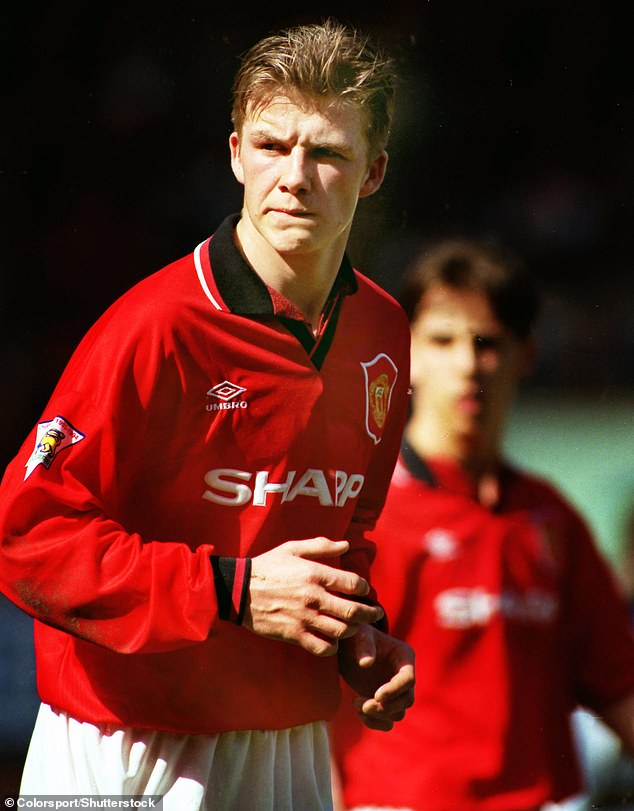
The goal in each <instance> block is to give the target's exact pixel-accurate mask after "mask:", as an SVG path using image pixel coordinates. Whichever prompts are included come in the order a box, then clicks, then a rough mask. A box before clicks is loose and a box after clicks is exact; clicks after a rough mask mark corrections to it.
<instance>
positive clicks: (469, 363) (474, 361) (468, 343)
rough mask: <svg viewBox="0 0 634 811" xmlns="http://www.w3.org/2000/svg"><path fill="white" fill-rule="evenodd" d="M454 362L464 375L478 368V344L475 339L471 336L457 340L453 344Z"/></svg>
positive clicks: (472, 372) (470, 373)
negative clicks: (454, 344)
mask: <svg viewBox="0 0 634 811" xmlns="http://www.w3.org/2000/svg"><path fill="white" fill-rule="evenodd" d="M454 355H455V362H456V366H457V367H458V368H459V369H460V371H461V372H462V373H463V374H464V375H472V374H474V373H475V372H476V371H477V369H478V359H479V354H478V346H477V343H476V341H475V340H474V339H473V338H471V337H468V338H465V339H464V340H462V341H459V342H458V343H457V344H456V346H455V353H454Z"/></svg>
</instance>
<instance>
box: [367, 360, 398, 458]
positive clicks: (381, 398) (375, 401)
mask: <svg viewBox="0 0 634 811" xmlns="http://www.w3.org/2000/svg"><path fill="white" fill-rule="evenodd" d="M361 367H362V368H363V374H364V375H365V427H366V431H367V432H368V434H369V435H370V436H371V437H372V439H373V440H374V444H375V445H378V444H379V442H380V441H381V437H382V436H383V427H384V426H385V420H386V418H387V415H388V412H389V410H390V400H391V398H392V391H393V390H394V384H395V383H396V378H397V377H398V369H397V368H396V365H395V363H394V361H392V359H391V358H389V357H388V356H387V355H385V354H384V353H382V352H381V353H380V354H378V355H377V356H376V357H375V358H374V359H373V360H371V361H369V362H368V363H364V362H363V361H362V362H361Z"/></svg>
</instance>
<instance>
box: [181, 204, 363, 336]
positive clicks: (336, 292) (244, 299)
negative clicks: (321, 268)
mask: <svg viewBox="0 0 634 811" xmlns="http://www.w3.org/2000/svg"><path fill="white" fill-rule="evenodd" d="M239 219H240V215H239V214H232V215H230V216H229V217H227V218H226V219H225V220H223V222H222V223H221V224H220V226H219V227H218V228H217V230H216V231H215V233H214V234H213V236H211V237H210V238H209V239H207V240H205V242H203V243H201V244H200V245H199V246H198V248H196V251H195V254H194V259H195V262H196V271H197V273H198V278H199V281H200V283H201V286H202V288H203V290H204V292H205V295H206V296H207V298H208V299H209V300H210V301H211V303H212V304H213V305H214V306H215V307H216V309H218V310H223V311H225V312H231V313H235V314H237V315H247V316H263V315H273V316H281V317H284V318H290V319H293V320H297V321H302V320H303V316H302V314H301V312H300V311H299V310H298V309H297V307H295V306H294V305H293V304H292V303H291V302H290V301H289V300H288V299H286V298H285V297H284V296H282V295H281V294H280V293H278V292H277V291H275V290H273V289H271V288H269V287H268V286H267V285H266V284H265V283H264V282H263V281H262V279H261V278H260V277H259V276H258V274H257V273H256V272H255V271H254V270H253V268H252V267H251V265H250V264H249V263H248V262H247V261H246V259H245V258H244V257H243V255H242V254H241V253H240V251H239V249H238V247H237V245H236V243H235V241H234V238H233V233H234V230H235V227H236V225H237V223H238V220H239ZM356 290H357V281H356V278H355V274H354V270H353V268H352V265H351V264H350V261H349V259H348V257H347V256H345V255H344V257H343V260H342V262H341V266H340V268H339V272H338V273H337V277H336V279H335V282H334V284H333V287H332V290H331V293H330V296H329V300H328V302H327V303H326V307H325V310H328V309H329V308H330V307H331V306H332V300H333V298H334V297H339V296H340V295H349V294H352V293H355V292H356Z"/></svg>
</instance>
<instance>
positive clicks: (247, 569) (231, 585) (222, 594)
mask: <svg viewBox="0 0 634 811" xmlns="http://www.w3.org/2000/svg"><path fill="white" fill-rule="evenodd" d="M209 560H210V561H211V568H212V569H213V572H214V584H215V586H216V598H217V600H218V616H219V617H220V619H221V620H228V621H229V622H234V623H235V624H236V625H241V624H242V620H243V619H244V611H245V608H246V604H247V596H248V594H249V580H250V578H251V558H227V557H220V556H219V555H210V557H209Z"/></svg>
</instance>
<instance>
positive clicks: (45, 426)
mask: <svg viewBox="0 0 634 811" xmlns="http://www.w3.org/2000/svg"><path fill="white" fill-rule="evenodd" d="M85 437H86V435H85V434H82V433H81V432H80V431H78V430H77V429H76V428H73V426H72V425H71V424H70V423H69V422H68V420H66V419H65V418H64V417H61V416H59V414H58V415H57V417H55V419H52V420H48V421H47V422H40V423H39V424H38V426H37V436H36V439H35V448H34V449H33V453H32V454H31V456H30V457H29V460H28V462H27V463H26V473H25V474H24V479H25V480H26V479H28V477H29V476H30V475H31V473H33V471H34V470H35V468H36V467H37V466H38V465H43V466H44V467H45V468H46V470H48V469H49V468H50V466H51V465H52V464H53V461H54V459H55V458H56V456H57V454H58V453H59V452H60V451H63V450H64V448H69V447H70V446H71V445H75V444H76V443H77V442H81V440H82V439H85Z"/></svg>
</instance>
